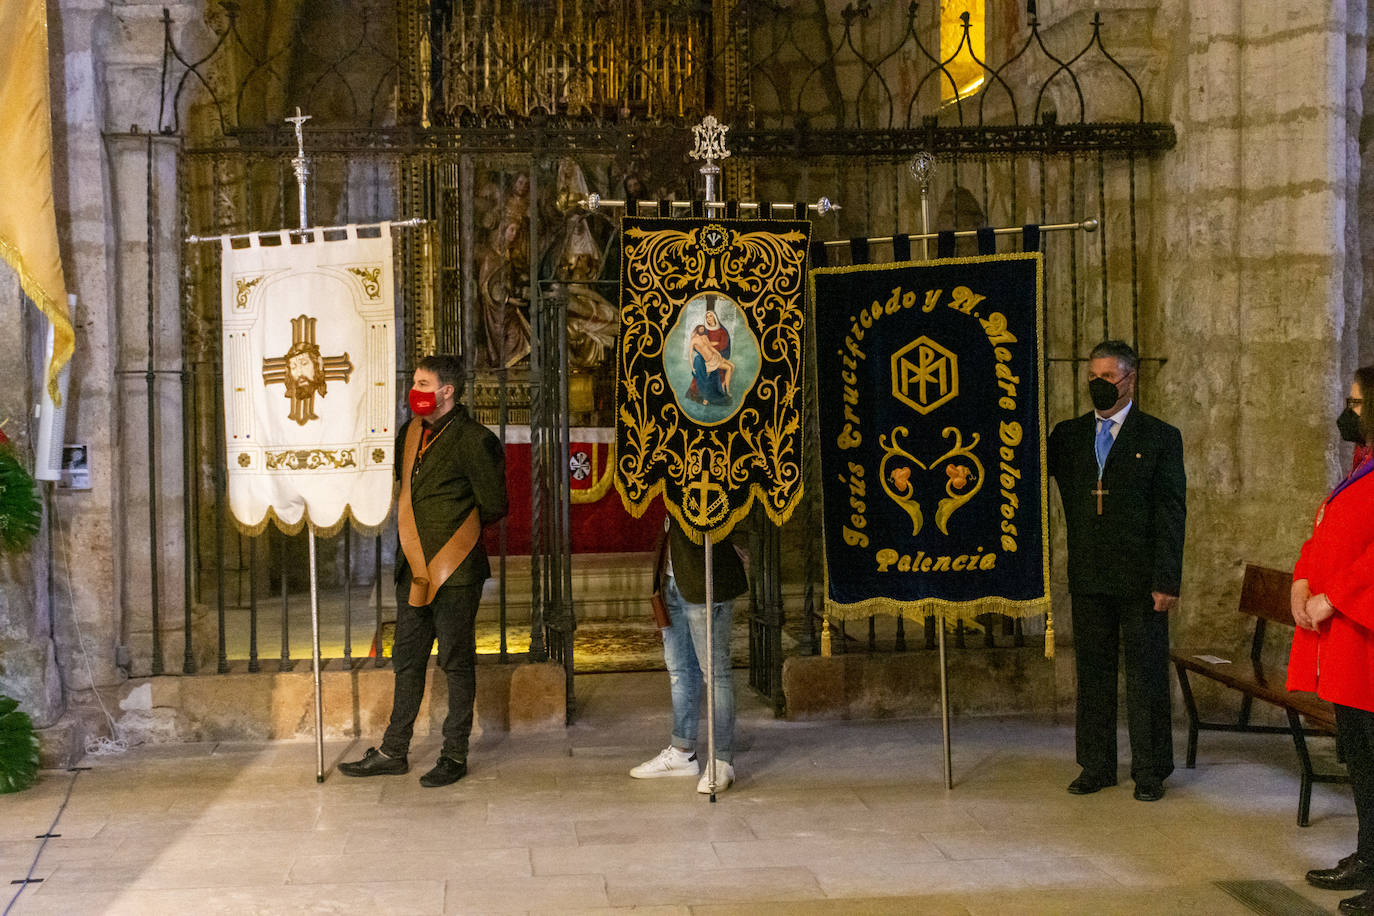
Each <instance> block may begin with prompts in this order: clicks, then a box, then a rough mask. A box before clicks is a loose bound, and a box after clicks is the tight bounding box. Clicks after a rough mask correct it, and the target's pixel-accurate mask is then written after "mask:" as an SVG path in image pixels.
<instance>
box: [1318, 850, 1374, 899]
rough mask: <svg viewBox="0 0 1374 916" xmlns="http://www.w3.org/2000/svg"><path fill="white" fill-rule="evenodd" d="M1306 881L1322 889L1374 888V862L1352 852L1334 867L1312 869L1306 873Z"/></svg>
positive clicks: (1364, 889) (1363, 889)
mask: <svg viewBox="0 0 1374 916" xmlns="http://www.w3.org/2000/svg"><path fill="white" fill-rule="evenodd" d="M1307 883H1308V884H1310V885H1312V886H1313V887H1319V888H1321V889H1322V890H1324V891H1353V890H1361V891H1367V890H1370V889H1371V888H1374V864H1372V863H1369V862H1366V861H1365V860H1364V859H1361V858H1360V856H1359V854H1358V853H1354V852H1352V853H1351V854H1350V855H1348V856H1346V857H1345V858H1344V859H1341V860H1340V861H1339V862H1337V863H1336V867H1335V868H1314V869H1312V870H1311V871H1310V872H1308V873H1307Z"/></svg>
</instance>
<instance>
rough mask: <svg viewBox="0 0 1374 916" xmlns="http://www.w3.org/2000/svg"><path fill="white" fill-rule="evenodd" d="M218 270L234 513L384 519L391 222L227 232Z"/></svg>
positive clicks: (390, 416)
mask: <svg viewBox="0 0 1374 916" xmlns="http://www.w3.org/2000/svg"><path fill="white" fill-rule="evenodd" d="M336 234H337V235H340V236H343V237H342V238H339V239H337V240H331V239H332V237H333V236H334V235H336ZM327 235H328V236H329V237H330V238H326V236H327ZM245 241H246V242H247V244H246V245H244V247H234V246H235V244H238V245H243V244H244V242H245ZM221 283H222V290H223V292H222V296H223V310H224V312H223V316H224V317H223V326H224V423H225V430H224V438H225V444H226V447H227V452H226V460H227V463H228V468H229V473H228V479H229V508H230V511H231V512H232V513H233V517H234V520H235V522H237V523H238V525H239V526H240V527H241V528H242V529H244V530H245V531H247V532H250V533H257V532H260V531H261V530H262V529H264V528H265V527H266V526H267V524H268V523H269V522H270V521H272V520H273V519H275V520H276V523H277V526H278V527H279V528H281V529H283V530H285V531H288V532H292V533H294V532H296V531H299V530H300V528H301V526H302V525H304V524H306V523H309V524H311V525H313V526H314V527H315V529H316V531H317V532H318V533H322V534H328V533H332V532H334V531H337V530H338V529H339V528H341V527H342V526H343V525H344V524H345V523H346V522H347V521H348V519H349V518H350V517H351V518H352V519H353V520H354V524H355V525H356V526H357V527H359V528H362V529H374V528H377V527H380V526H381V525H382V523H383V522H384V521H385V520H386V516H387V512H388V511H389V509H390V506H391V492H392V480H393V471H392V467H393V462H394V460H395V455H394V454H393V453H394V451H395V437H396V428H395V423H396V420H395V416H396V405H395V398H394V394H393V387H394V381H395V375H396V371H395V370H396V350H395V347H396V344H395V338H394V336H393V334H394V331H393V321H394V317H395V306H394V302H393V299H392V290H393V283H392V263H391V227H390V226H389V225H388V224H386V223H383V224H382V225H381V233H380V236H379V237H376V238H360V237H359V236H358V230H357V227H356V226H348V227H347V228H346V229H343V230H337V231H335V230H330V231H329V232H328V233H326V232H325V231H324V230H321V229H315V230H312V231H311V232H310V233H308V234H305V235H301V234H299V233H293V234H291V235H287V234H285V233H253V234H252V235H250V236H248V238H247V239H246V240H245V239H237V240H234V242H230V241H228V240H226V241H225V243H224V247H223V264H222V268H221Z"/></svg>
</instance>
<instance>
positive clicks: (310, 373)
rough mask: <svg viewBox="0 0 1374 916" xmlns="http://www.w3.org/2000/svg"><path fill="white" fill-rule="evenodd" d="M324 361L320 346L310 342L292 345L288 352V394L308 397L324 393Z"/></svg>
mask: <svg viewBox="0 0 1374 916" xmlns="http://www.w3.org/2000/svg"><path fill="white" fill-rule="evenodd" d="M325 390H326V385H325V380H324V362H323V360H322V358H321V357H320V348H319V347H317V346H314V345H313V344H308V343H298V344H294V345H292V347H291V349H290V350H289V351H287V354H286V396H287V397H288V398H298V399H299V398H308V397H310V396H311V395H314V394H324V393H325Z"/></svg>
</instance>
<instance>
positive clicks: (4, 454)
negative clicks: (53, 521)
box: [0, 447, 43, 553]
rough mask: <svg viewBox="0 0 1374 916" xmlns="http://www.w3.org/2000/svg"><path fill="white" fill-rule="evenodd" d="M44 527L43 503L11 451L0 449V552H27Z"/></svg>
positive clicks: (28, 475) (26, 472) (30, 477)
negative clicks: (42, 526) (39, 530)
mask: <svg viewBox="0 0 1374 916" xmlns="http://www.w3.org/2000/svg"><path fill="white" fill-rule="evenodd" d="M42 523H43V502H42V500H41V499H39V496H38V488H37V486H35V484H34V482H33V477H32V476H30V474H29V472H28V471H26V470H25V469H24V466H23V465H22V464H20V463H19V458H18V457H17V456H16V455H15V454H14V450H13V449H12V448H9V447H0V551H4V552H6V553H18V552H20V551H24V550H28V548H29V544H30V543H32V541H33V539H34V536H35V535H37V534H38V529H39V528H40V527H41V525H42Z"/></svg>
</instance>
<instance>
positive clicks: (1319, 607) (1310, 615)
mask: <svg viewBox="0 0 1374 916" xmlns="http://www.w3.org/2000/svg"><path fill="white" fill-rule="evenodd" d="M1334 613H1336V608H1335V607H1334V606H1332V604H1331V599H1330V598H1328V597H1326V592H1322V593H1321V594H1320V595H1313V596H1312V597H1311V598H1308V599H1307V619H1308V620H1310V621H1311V622H1312V629H1314V630H1315V629H1317V627H1319V626H1321V625H1322V624H1323V623H1325V622H1326V621H1328V620H1330V619H1331V615H1332V614H1334Z"/></svg>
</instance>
